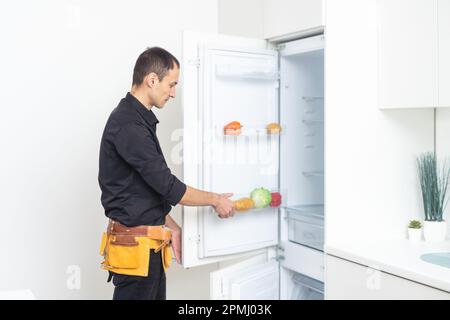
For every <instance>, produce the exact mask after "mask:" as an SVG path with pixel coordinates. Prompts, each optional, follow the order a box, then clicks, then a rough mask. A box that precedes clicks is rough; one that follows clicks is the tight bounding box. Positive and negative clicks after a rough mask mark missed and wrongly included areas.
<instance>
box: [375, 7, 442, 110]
mask: <svg viewBox="0 0 450 320" xmlns="http://www.w3.org/2000/svg"><path fill="white" fill-rule="evenodd" d="M377 9H378V12H377V14H378V72H379V75H378V92H379V101H378V102H379V107H380V108H426V107H431V108H433V107H436V106H437V105H438V36H437V0H378V2H377Z"/></svg>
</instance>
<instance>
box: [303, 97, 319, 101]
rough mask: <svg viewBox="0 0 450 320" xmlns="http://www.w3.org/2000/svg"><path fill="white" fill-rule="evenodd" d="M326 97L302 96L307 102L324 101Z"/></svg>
mask: <svg viewBox="0 0 450 320" xmlns="http://www.w3.org/2000/svg"><path fill="white" fill-rule="evenodd" d="M323 99H324V97H320V96H302V100H305V101H316V100H323Z"/></svg>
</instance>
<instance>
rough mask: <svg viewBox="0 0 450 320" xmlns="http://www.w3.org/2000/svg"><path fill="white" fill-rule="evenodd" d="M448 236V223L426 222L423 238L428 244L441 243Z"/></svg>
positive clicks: (424, 223)
mask: <svg viewBox="0 0 450 320" xmlns="http://www.w3.org/2000/svg"><path fill="white" fill-rule="evenodd" d="M446 235H447V222H446V221H424V222H423V236H424V238H425V241H426V242H441V241H444V240H445V237H446Z"/></svg>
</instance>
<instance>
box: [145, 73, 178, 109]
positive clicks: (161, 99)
mask: <svg viewBox="0 0 450 320" xmlns="http://www.w3.org/2000/svg"><path fill="white" fill-rule="evenodd" d="M179 75H180V69H179V68H178V67H177V66H175V67H174V68H173V69H171V70H169V72H168V73H167V74H166V76H165V77H164V78H163V79H162V80H161V81H159V80H156V81H155V85H154V86H153V88H152V89H153V90H152V92H151V99H152V102H153V105H154V106H155V107H157V108H158V109H162V108H163V107H164V105H165V104H166V102H167V101H169V99H170V98H175V87H176V85H177V84H178V77H179Z"/></svg>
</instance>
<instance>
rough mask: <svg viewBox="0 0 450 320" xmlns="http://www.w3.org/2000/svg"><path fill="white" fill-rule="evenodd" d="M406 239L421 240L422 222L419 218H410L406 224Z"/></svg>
mask: <svg viewBox="0 0 450 320" xmlns="http://www.w3.org/2000/svg"><path fill="white" fill-rule="evenodd" d="M408 239H409V240H410V241H412V242H419V241H420V240H422V224H421V223H420V221H419V220H411V221H410V222H409V225H408Z"/></svg>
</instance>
